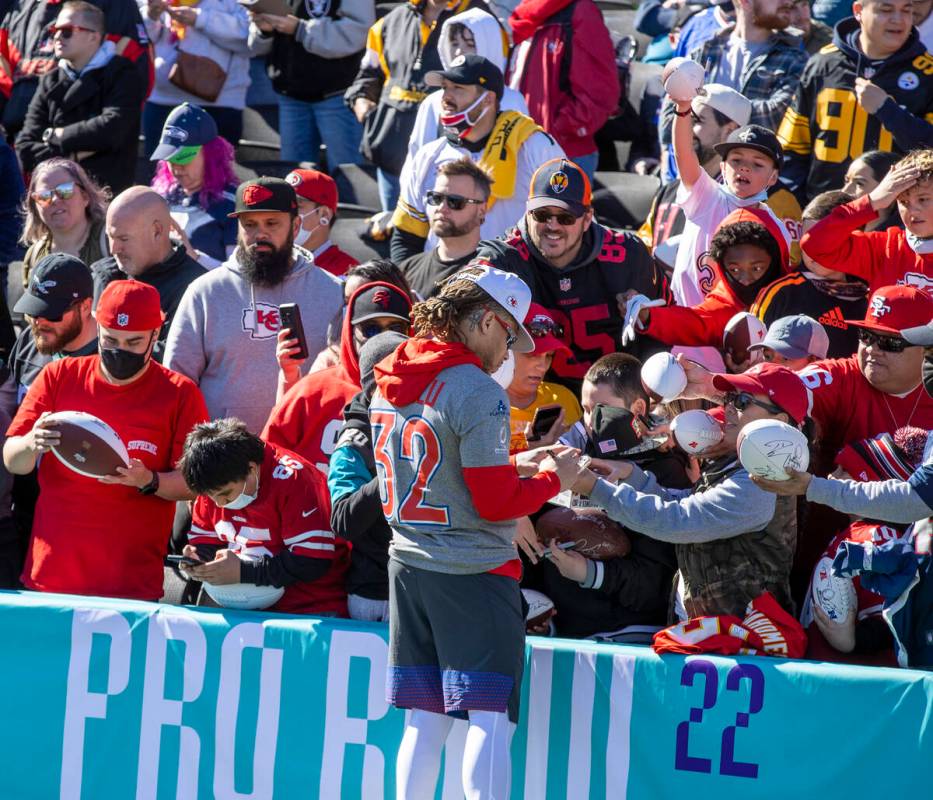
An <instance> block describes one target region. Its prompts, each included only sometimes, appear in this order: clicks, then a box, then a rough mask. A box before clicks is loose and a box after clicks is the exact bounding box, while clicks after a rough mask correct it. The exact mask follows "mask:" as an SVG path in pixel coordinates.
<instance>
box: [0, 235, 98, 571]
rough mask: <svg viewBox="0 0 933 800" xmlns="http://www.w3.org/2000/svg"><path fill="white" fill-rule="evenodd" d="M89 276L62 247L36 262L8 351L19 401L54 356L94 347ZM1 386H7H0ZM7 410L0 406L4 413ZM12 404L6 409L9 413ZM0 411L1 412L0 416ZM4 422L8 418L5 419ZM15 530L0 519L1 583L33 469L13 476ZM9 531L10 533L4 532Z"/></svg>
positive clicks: (15, 565) (18, 561)
mask: <svg viewBox="0 0 933 800" xmlns="http://www.w3.org/2000/svg"><path fill="white" fill-rule="evenodd" d="M93 294H94V282H93V280H92V279H91V271H90V270H89V269H88V268H87V266H85V264H84V262H83V261H81V260H80V259H79V258H76V257H75V256H72V255H68V254H67V253H52V254H51V255H48V256H46V257H45V258H43V259H42V260H41V261H39V263H38V264H37V265H36V268H35V269H34V270H33V272H32V274H31V275H30V277H29V286H28V287H27V289H26V291H25V293H24V294H23V296H22V297H20V299H19V300H17V301H16V305H15V306H14V308H13V310H14V311H16V312H17V313H21V314H23V315H24V316H25V318H26V322H27V323H28V327H26V328H24V329H23V330H22V332H21V333H20V334H19V336H18V337H17V338H16V343H15V344H14V345H13V349H12V350H11V351H10V377H9V379H8V382H7V385H8V386H9V385H12V388H13V391H15V392H16V405H17V406H18V405H19V404H20V402H22V399H23V398H24V397H25V396H26V392H27V390H28V389H29V387H30V386H31V385H32V383H33V381H34V380H35V379H36V378H37V377H38V375H39V373H40V372H41V371H42V368H43V367H45V365H46V364H48V363H50V362H51V361H52V360H53V359H61V358H74V357H79V356H89V355H93V354H94V353H96V352H97V323H96V322H95V321H94V318H93V317H92V316H91V298H92V296H93ZM4 388H6V387H4ZM6 410H7V409H3V411H2V412H0V415H2V417H5V416H6ZM12 411H13V409H10V413H12ZM2 417H0V418H2ZM4 421H5V422H7V423H9V419H8V418H7V419H5V420H4ZM12 496H13V523H14V527H15V534H14V533H13V532H12V531H9V530H8V529H7V528H6V527H5V526H4V525H3V524H2V522H0V538H2V539H3V542H2V543H0V587H2V588H6V589H13V588H17V587H18V586H19V576H20V573H22V571H23V561H24V559H25V557H26V546H27V545H28V543H29V533H30V531H31V530H32V517H33V512H34V510H35V507H36V500H37V499H38V497H39V483H38V481H37V480H36V473H35V470H33V471H31V472H29V473H28V474H26V475H16V476H14V479H13V489H12ZM6 534H9V535H6Z"/></svg>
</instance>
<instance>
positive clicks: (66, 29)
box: [49, 25, 97, 39]
mask: <svg viewBox="0 0 933 800" xmlns="http://www.w3.org/2000/svg"><path fill="white" fill-rule="evenodd" d="M75 31H84V32H85V33H97V31H95V30H94V29H93V28H84V27H82V26H81V25H52V26H51V27H50V28H49V33H50V34H51V35H52V36H53V37H54V36H58V34H61V35H62V39H70V38H71V37H72V35H73V34H74V32H75Z"/></svg>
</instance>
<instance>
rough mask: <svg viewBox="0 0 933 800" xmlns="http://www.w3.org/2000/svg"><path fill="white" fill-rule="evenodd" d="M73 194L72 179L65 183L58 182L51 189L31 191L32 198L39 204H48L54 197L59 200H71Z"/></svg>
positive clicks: (73, 185)
mask: <svg viewBox="0 0 933 800" xmlns="http://www.w3.org/2000/svg"><path fill="white" fill-rule="evenodd" d="M74 196H75V184H74V181H68V182H67V183H60V184H58V186H56V187H54V188H53V189H43V190H42V191H41V192H33V193H32V199H33V200H35V201H36V202H37V203H38V204H39V205H40V206H47V205H49V204H50V203H51V202H52V200H53V199H54V198H56V197H57V198H58V199H59V200H71V198H72V197H74Z"/></svg>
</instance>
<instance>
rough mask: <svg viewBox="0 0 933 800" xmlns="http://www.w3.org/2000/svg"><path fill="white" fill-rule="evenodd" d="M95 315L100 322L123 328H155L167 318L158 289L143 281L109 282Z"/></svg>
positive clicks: (125, 329)
mask: <svg viewBox="0 0 933 800" xmlns="http://www.w3.org/2000/svg"><path fill="white" fill-rule="evenodd" d="M94 316H95V317H96V319H97V323H98V324H99V325H103V326H104V327H105V328H115V329H117V330H123V331H153V330H156V329H158V328H161V327H162V323H163V322H165V314H163V313H162V309H161V307H160V305H159V292H158V290H157V289H156V288H155V287H154V286H150V285H149V284H148V283H143V282H142V281H113V282H112V283H110V284H108V285H107V288H106V289H104V291H103V292H101V295H100V300H98V301H97V311H95V312H94Z"/></svg>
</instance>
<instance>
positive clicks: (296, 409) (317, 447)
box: [260, 281, 404, 475]
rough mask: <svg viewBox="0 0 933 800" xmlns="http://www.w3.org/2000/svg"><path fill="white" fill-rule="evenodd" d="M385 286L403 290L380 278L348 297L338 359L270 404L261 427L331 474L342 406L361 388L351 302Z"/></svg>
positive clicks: (271, 438)
mask: <svg viewBox="0 0 933 800" xmlns="http://www.w3.org/2000/svg"><path fill="white" fill-rule="evenodd" d="M373 286H384V287H386V288H387V289H389V290H390V291H392V292H396V293H398V294H404V293H403V292H402V290H401V289H399V288H398V286H393V285H392V284H391V283H383V282H382V281H374V282H372V283H365V284H363V285H362V286H361V287H360V288H359V289H357V290H356V291H355V292H354V293H353V294H352V295H351V297H350V300H349V302H348V303H347V312H346V314H345V315H344V318H343V327H342V329H341V332H340V363H339V364H337V365H335V366H333V367H328V368H327V369H323V370H320V371H319V372H312V373H311V374H310V375H305V377H303V378H302V379H301V380H300V381H298V383H296V384H295V385H294V386H292V388H291V389H289V390H288V392H286V394H285V397H283V398H282V400H281V402H280V403H279V404H278V405H277V406H276V407H275V408H273V409H272V413H271V414H270V415H269V421H268V422H267V423H266V427H265V429H264V430H263V432H262V436H261V437H260V438H262V439H263V440H264V441H267V442H269V443H270V444H277V445H280V446H282V447H286V448H288V449H289V450H293V451H294V452H296V453H298V455H300V456H301V457H302V458H304V459H305V460H307V461H310V462H311V463H312V464H314V465H315V466H316V467H317V468H318V469H319V470H321V472H323V473H324V474H325V475H326V474H327V463H328V462H329V461H330V456H331V453H333V452H334V446H335V445H336V443H337V436H338V434H339V433H340V429H341V428H342V427H343V409H344V407H345V406H346V405H347V403H349V402H350V400H352V399H353V397H354V395H355V394H356V393H357V392H359V391H360V363H359V357H358V356H357V353H356V348H355V347H354V345H353V326H352V325H351V324H350V320H351V319H353V307H354V304H355V303H356V298H357V297H358V296H359V295H360V293H361V292H364V291H368V290H369V289H372V288H373Z"/></svg>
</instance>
